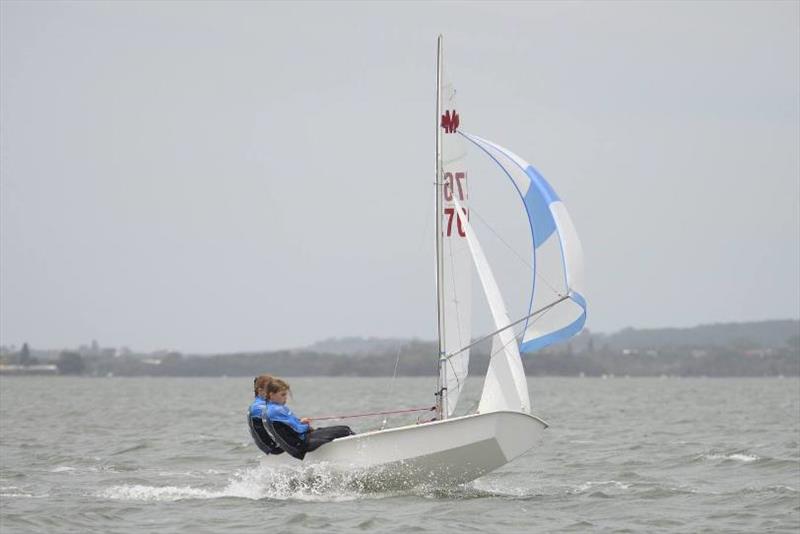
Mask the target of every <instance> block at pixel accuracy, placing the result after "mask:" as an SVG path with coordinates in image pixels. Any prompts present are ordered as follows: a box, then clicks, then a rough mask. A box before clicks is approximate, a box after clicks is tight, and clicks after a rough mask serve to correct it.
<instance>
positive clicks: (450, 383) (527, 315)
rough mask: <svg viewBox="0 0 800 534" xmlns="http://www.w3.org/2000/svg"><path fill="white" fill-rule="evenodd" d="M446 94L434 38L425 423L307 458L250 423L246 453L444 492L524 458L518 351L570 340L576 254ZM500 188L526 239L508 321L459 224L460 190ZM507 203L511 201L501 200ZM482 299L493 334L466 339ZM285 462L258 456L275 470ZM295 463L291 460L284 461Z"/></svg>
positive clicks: (582, 307)
mask: <svg viewBox="0 0 800 534" xmlns="http://www.w3.org/2000/svg"><path fill="white" fill-rule="evenodd" d="M455 94H456V92H455V90H454V89H453V86H452V84H451V83H449V82H448V81H447V80H446V79H445V76H444V72H443V60H442V37H441V36H439V38H438V42H437V72H436V175H435V176H436V180H435V194H434V197H435V205H436V214H437V216H436V217H435V219H436V231H435V243H436V294H437V299H436V301H437V329H438V340H439V355H438V362H439V374H438V380H437V387H436V391H435V400H436V407H435V409H436V418H435V419H434V420H433V421H430V422H427V423H423V424H416V425H407V426H401V427H396V428H389V429H382V430H376V431H373V432H366V433H363V434H358V435H353V436H347V437H342V438H339V439H335V440H334V441H332V442H330V443H327V444H325V445H324V446H321V447H320V448H318V449H316V450H314V451H313V452H308V454H306V451H305V450H303V444H302V440H301V441H299V442H298V440H296V439H294V436H293V435H292V433H291V432H289V431H287V430H286V429H285V428H282V427H281V425H280V424H277V423H275V422H273V421H270V419H269V418H268V417H266V412H264V415H262V419H261V420H258V419H257V418H255V417H250V418H249V421H250V424H251V430H252V431H253V437H254V439H256V442H257V443H258V442H259V439H260V438H259V436H262V437H263V436H265V435H268V438H265V439H269V440H271V441H273V443H272V446H270V445H266V446H265V445H264V443H261V444H260V445H259V446H260V447H261V449H262V450H263V451H264V452H267V453H268V454H269V453H270V452H272V453H274V452H278V451H279V450H280V449H281V448H282V449H283V450H285V451H287V452H289V453H290V455H291V456H294V457H295V458H297V459H301V460H303V462H304V463H306V464H311V465H325V466H328V467H331V468H334V469H337V470H343V471H348V472H351V471H357V472H359V473H363V474H364V475H365V476H366V477H368V478H371V479H375V480H377V481H381V482H391V483H393V484H398V485H403V486H413V485H418V484H436V485H440V484H441V485H452V484H460V483H464V482H468V481H471V480H474V479H475V478H478V477H480V476H482V475H484V474H486V473H488V472H490V471H492V470H494V469H497V468H498V467H501V466H503V465H505V464H506V463H508V462H510V461H512V460H514V459H515V458H517V457H519V456H520V455H522V454H524V453H525V452H527V451H529V450H530V449H531V448H533V447H534V446H535V445H536V443H537V442H538V440H539V439H540V438H541V436H542V433H543V431H544V430H545V429H546V428H547V426H548V425H547V423H545V422H544V421H543V420H542V419H540V418H539V417H537V416H535V415H532V414H531V402H530V397H529V394H528V384H527V380H526V377H525V372H524V369H523V365H522V360H521V357H520V350H522V351H525V352H533V351H535V350H539V349H541V348H543V347H546V346H549V345H551V344H553V343H556V342H560V341H563V340H566V339H569V338H570V337H572V336H573V335H575V334H576V333H578V332H580V330H581V329H582V328H583V325H584V323H585V320H586V301H585V299H584V297H583V294H582V286H583V284H582V252H581V246H580V242H579V240H578V237H577V233H576V232H575V229H574V226H573V224H572V221H571V219H570V216H569V214H568V213H567V210H566V208H565V206H564V204H563V202H562V201H561V199H560V198H559V197H558V195H557V194H556V193H555V191H554V190H553V188H552V187H551V186H550V184H548V182H547V181H546V180H545V179H544V178H543V177H542V176H541V175H540V174H539V173H538V172H537V171H536V170H535V169H534V167H533V166H531V165H530V164H529V163H527V162H526V161H525V160H523V159H522V158H520V157H519V156H517V155H516V154H514V153H513V152H511V151H510V150H508V149H506V148H504V147H502V146H500V145H498V144H496V143H493V142H491V141H488V140H486V139H483V138H481V137H478V136H475V135H471V134H469V133H466V132H463V131H462V130H461V127H460V126H461V122H462V117H461V115H460V112H459V111H458V109H457V107H456V102H455ZM468 150H472V151H474V152H476V153H477V154H479V155H482V156H484V157H487V158H488V159H489V161H490V162H491V164H492V166H491V169H492V171H491V172H486V173H484V174H485V175H481V176H479V177H476V176H473V175H472V174H471V171H470V169H468V168H467V163H466V154H467V152H468ZM475 179H481V180H492V181H495V182H496V181H500V183H503V184H504V185H505V186H506V187H507V188H510V190H511V191H513V192H515V193H516V194H515V195H514V196H515V197H516V200H514V202H513V205H511V203H510V205H509V206H508V207H507V208H505V209H506V211H513V210H515V211H516V213H518V217H519V221H520V223H521V225H522V226H523V227H524V229H525V231H526V232H527V234H528V236H529V237H528V238H527V240H528V242H529V243H528V247H529V252H528V256H529V258H528V260H523V262H524V263H525V265H526V266H527V273H526V276H525V277H522V279H519V280H515V281H514V282H513V283H512V284H511V286H510V287H506V288H504V289H505V291H506V292H508V293H507V294H512V295H515V296H518V295H520V294H521V293H522V294H524V296H525V303H526V304H527V306H526V309H525V310H524V311H523V312H521V313H519V314H517V315H515V316H514V317H513V318H512V317H511V316H510V315H509V313H508V311H507V308H506V303H505V302H506V301H505V299H504V298H503V293H502V292H501V289H500V286H499V284H498V282H497V280H496V278H495V275H494V272H493V270H492V268H491V266H490V263H489V260H488V258H487V255H486V254H485V252H484V249H483V247H482V245H481V241H480V239H479V236H478V233H477V232H476V230H475V228H474V227H473V225H472V223H471V222H470V219H471V217H470V215H471V212H470V210H471V209H473V208H472V204H471V202H472V201H473V200H475V199H474V198H472V199H471V198H470V193H469V192H470V188H469V184H470V183H472V181H473V180H475ZM512 198H513V197H512ZM474 275H477V278H478V279H479V281H480V285H481V287H482V289H483V294H484V296H485V297H486V302H487V304H488V308H489V312H490V315H491V318H492V321H493V329H492V331H491V332H489V333H486V334H484V335H481V336H477V338H473V332H472V327H471V322H472V295H471V285H472V277H473V276H474ZM488 341H491V347H492V348H491V352H490V360H489V366H488V370H487V374H486V378H485V381H484V385H483V391H482V393H481V397H480V401H479V403H478V407H477V410H476V411H475V413H470V414H468V415H464V416H460V417H453V413H454V411H455V408H456V406H457V403H458V400H459V396H460V394H461V391H462V389H463V386H464V383H465V380H466V377H467V373H468V367H469V353H470V349H471V348H472V347H474V346H475V345H476V344H478V343H480V342H488ZM287 456H289V455H281V456H278V457H276V456H274V455H270V456H268V460H272V459H275V460H278V459H279V460H280V461H281V462H283V461H286V460H285V458H286V457H287ZM290 461H294V462H296V461H298V460H294V459H292V460H290Z"/></svg>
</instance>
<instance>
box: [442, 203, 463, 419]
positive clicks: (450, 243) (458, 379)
mask: <svg viewBox="0 0 800 534" xmlns="http://www.w3.org/2000/svg"><path fill="white" fill-rule="evenodd" d="M456 216H457V215H456ZM456 231H458V230H456ZM447 250H448V252H449V253H450V254H449V256H450V271H451V272H452V273H453V276H451V277H450V281H451V282H452V286H453V302H454V303H455V305H456V331H457V332H458V341H459V342H461V339H462V332H461V314H460V313H459V311H460V310H459V305H458V304H459V300H458V295H457V291H456V277H455V272H456V264H455V262H454V260H453V256H454V254H453V239H452V237H451V239H449V240H448V241H447ZM447 363H448V366H449V367H450V370H451V371H452V372H453V376H454V377H455V378H456V386H457V388H458V391H461V377H459V376H458V373H457V372H456V368H455V364H454V363H453V362H452V361H450V359H449V358H448V360H447ZM445 376H447V374H446V373H445ZM445 385H447V384H445ZM447 393H448V395H447V396H448V397H449V396H450V392H449V391H448V392H447ZM447 401H448V402H447V403H448V404H450V399H449V398H448V399H447ZM456 401H458V399H456ZM448 409H449V406H448Z"/></svg>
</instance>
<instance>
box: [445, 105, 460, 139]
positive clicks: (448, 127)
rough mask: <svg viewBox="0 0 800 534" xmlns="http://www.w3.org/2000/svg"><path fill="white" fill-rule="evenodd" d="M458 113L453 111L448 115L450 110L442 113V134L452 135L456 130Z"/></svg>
mask: <svg viewBox="0 0 800 534" xmlns="http://www.w3.org/2000/svg"><path fill="white" fill-rule="evenodd" d="M458 122H459V121H458V113H456V110H453V113H452V114H451V113H450V110H449V109H448V110H447V111H445V112H444V115H442V128H444V133H453V132H455V131H456V130H457V129H458Z"/></svg>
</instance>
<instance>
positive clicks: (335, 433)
mask: <svg viewBox="0 0 800 534" xmlns="http://www.w3.org/2000/svg"><path fill="white" fill-rule="evenodd" d="M289 392H290V388H289V384H287V383H286V382H284V381H283V380H281V379H280V378H272V379H271V380H269V381H268V382H267V384H266V398H267V403H266V404H267V417H268V418H269V420H270V422H272V423H282V424H284V425H286V426H288V427H289V428H290V429H291V430H292V431H293V432H294V434H295V435H296V436H297V438H298V440H299V441H300V442H301V443H302V445H303V447H302V448H303V449H304V451H303V452H311V451H313V450H315V449H318V448H319V447H320V446H321V445H324V444H325V443H329V442H331V441H333V440H334V439H336V438H342V437H345V436H352V435H353V434H355V432H353V431H352V430H351V429H350V427H349V426H345V425H339V426H328V427H324V428H313V427H312V426H311V419H309V418H308V417H302V418H298V417H297V416H296V415H295V414H294V413H293V412H292V410H290V409H289V407H288V406H286V401H287V399H288V397H289Z"/></svg>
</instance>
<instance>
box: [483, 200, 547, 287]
mask: <svg viewBox="0 0 800 534" xmlns="http://www.w3.org/2000/svg"><path fill="white" fill-rule="evenodd" d="M470 212H472V213H474V214H475V215H477V216H478V219H480V221H481V222H482V223H483V225H484V226H486V228H488V229H489V231H491V232H492V233H493V234H494V236H495V237H496V238H497V239H499V240H500V242H501V243H503V244H504V245H505V246H506V248H508V250H510V251H511V252H512V253H513V254H514V255H515V256H516V257H517V258H519V260H520V261H521V262H522V263H523V264H524V265H525V266H526V267H527V268H528V269H529V270H530V271H531V273H533V275H534V276H538V277H539V279H540V280H541V281H542V282H544V283H545V284H546V285H547V287H549V288H550V289H551V290H552V291H553V293H555V294H556V295H561V292H560V291H559V290H558V289H557V288H556V287H555V286H554V284H551V283H550V282H549V281H548V280H547V278H545V277H544V275H542V273H540V272H539V271H538V270H536V269H535V268H534V267H533V266H532V265H531V264H530V263H528V261H527V260H526V259H525V258H523V257H522V256H521V255H520V254H519V252H517V250H516V249H515V248H514V247H512V246H511V245H509V244H508V243H507V242H506V241H505V240H504V239H503V238H502V237H501V236H500V234H498V233H497V232H496V231H495V229H494V228H492V226H491V225H490V224H489V223H488V222H487V221H486V219H484V218H483V217H482V216H481V214H480V213H479V212H478V211H477V210H476V209H475V207H474V206H470Z"/></svg>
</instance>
